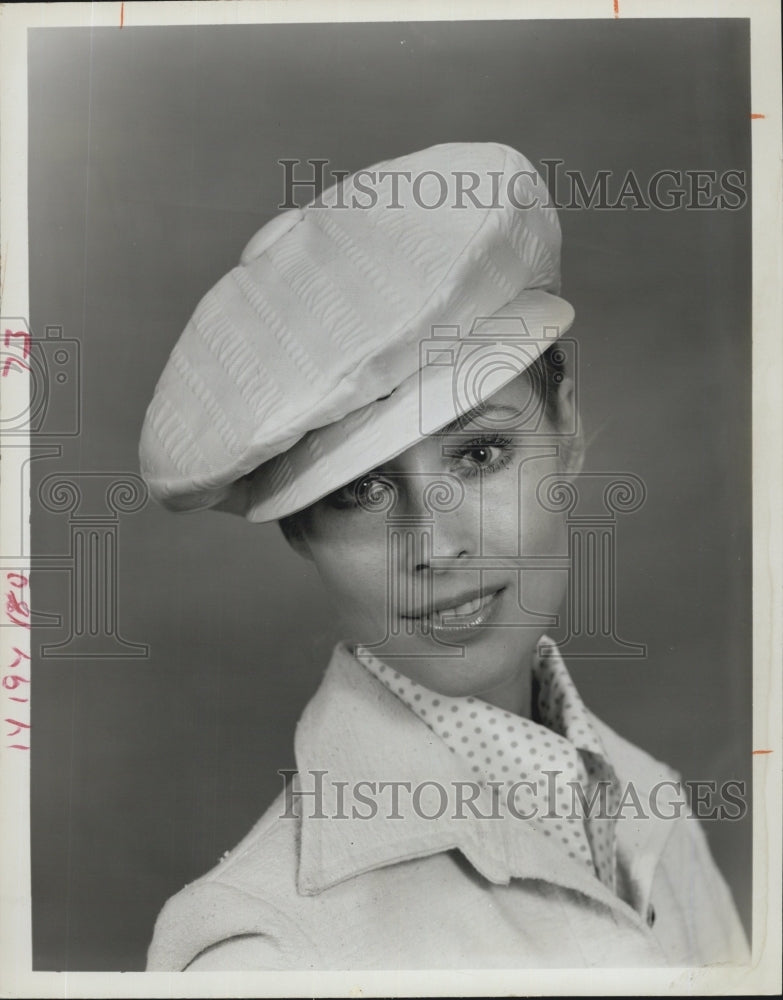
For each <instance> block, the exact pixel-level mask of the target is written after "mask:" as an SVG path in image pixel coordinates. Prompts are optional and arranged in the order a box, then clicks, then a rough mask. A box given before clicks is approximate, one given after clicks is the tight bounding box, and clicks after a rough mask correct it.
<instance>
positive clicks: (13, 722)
mask: <svg viewBox="0 0 783 1000" xmlns="http://www.w3.org/2000/svg"><path fill="white" fill-rule="evenodd" d="M3 721H4V722H7V723H8V724H9V725H10V726H16V729H15V730H14V731H13V732H12V733H7V734H6V735H7V736H18V735H19V733H21V731H22V730H23V729H29V728H30V726H29V725H28V724H27V723H26V722H20V721H19V720H18V719H4V720H3Z"/></svg>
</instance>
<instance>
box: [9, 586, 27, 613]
mask: <svg viewBox="0 0 783 1000" xmlns="http://www.w3.org/2000/svg"><path fill="white" fill-rule="evenodd" d="M5 610H6V613H7V614H9V615H10V614H17V615H24V617H25V618H29V617H30V606H29V605H28V603H27V601H20V600H19V598H18V597H17V596H16V594H15V593H14V592H13V591H12V590H9V591H8V593H7V594H6V595H5Z"/></svg>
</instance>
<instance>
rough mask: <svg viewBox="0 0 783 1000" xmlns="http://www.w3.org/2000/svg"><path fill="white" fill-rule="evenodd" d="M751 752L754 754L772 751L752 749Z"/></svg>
mask: <svg viewBox="0 0 783 1000" xmlns="http://www.w3.org/2000/svg"><path fill="white" fill-rule="evenodd" d="M753 753H754V754H757V753H772V751H771V750H754V751H753Z"/></svg>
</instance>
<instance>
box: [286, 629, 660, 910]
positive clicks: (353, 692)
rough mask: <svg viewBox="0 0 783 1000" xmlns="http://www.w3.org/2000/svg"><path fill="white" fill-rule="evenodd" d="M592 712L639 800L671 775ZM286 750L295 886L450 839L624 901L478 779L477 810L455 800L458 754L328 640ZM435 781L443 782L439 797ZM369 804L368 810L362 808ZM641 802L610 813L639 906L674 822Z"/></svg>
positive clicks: (465, 782) (464, 780)
mask: <svg viewBox="0 0 783 1000" xmlns="http://www.w3.org/2000/svg"><path fill="white" fill-rule="evenodd" d="M592 718H593V720H594V723H595V725H596V727H597V729H598V732H599V735H600V737H601V739H602V741H603V744H604V746H605V748H606V751H607V757H608V758H609V759H610V760H611V762H612V764H613V766H614V769H615V772H616V774H617V777H618V780H619V781H620V784H621V787H625V786H626V784H627V783H628V782H630V781H631V779H633V786H634V789H635V790H636V792H637V793H638V796H639V798H640V800H641V802H642V803H643V804H645V809H646V803H647V801H648V794H649V790H650V789H651V788H652V787H653V785H654V784H656V782H659V781H661V780H664V779H671V777H672V772H670V771H669V770H668V769H665V768H664V767H663V765H659V764H657V763H656V762H654V761H652V760H651V758H649V757H648V756H647V755H646V754H643V753H642V752H641V751H639V750H638V749H636V748H635V747H632V746H631V745H630V744H628V743H626V742H625V741H624V740H622V739H621V738H620V737H619V736H617V735H616V734H615V733H613V732H612V730H611V729H609V727H607V726H605V725H603V724H602V723H600V721H599V720H598V719H596V718H595V717H594V716H592ZM295 752H296V762H297V769H298V772H299V774H298V776H297V779H296V788H295V790H296V791H298V792H300V793H304V794H301V795H299V796H298V805H299V809H300V812H301V841H300V855H299V872H298V887H299V891H300V892H302V893H303V894H306V895H315V894H317V893H319V892H322V891H323V890H324V889H327V888H329V887H330V886H333V885H336V884H337V883H339V882H342V881H345V880H346V879H349V878H352V877H353V876H355V875H359V874H362V873H364V872H367V871H371V870H372V869H375V868H380V867H383V866H385V865H389V864H394V863H396V862H401V861H405V860H410V859H413V858H418V857H426V856H428V855H432V854H437V853H440V852H443V851H448V850H451V849H453V848H457V849H458V850H459V851H460V852H461V853H462V854H463V855H464V856H465V857H466V858H467V859H468V861H469V862H470V863H471V864H472V865H473V867H474V868H475V869H476V870H477V871H478V872H479V873H480V874H481V875H483V876H484V877H485V878H486V879H488V880H489V881H491V882H494V883H497V884H506V883H508V882H509V881H510V880H511V879H512V878H535V879H543V880H544V881H548V882H551V883H556V884H558V885H562V886H565V887H567V888H571V889H576V890H578V891H580V892H582V893H584V894H585V895H588V896H591V897H593V898H595V899H599V900H601V901H603V902H605V903H607V904H608V905H611V906H617V905H624V904H621V903H620V901H619V900H618V898H617V897H616V896H615V895H614V894H613V893H612V892H611V891H610V890H608V889H607V888H606V887H605V886H603V885H602V883H601V882H600V881H599V880H598V879H597V878H595V877H593V876H592V875H591V873H590V872H589V871H587V870H586V869H585V868H584V867H583V866H581V865H578V864H576V863H573V862H571V861H569V859H568V858H564V857H563V855H562V852H560V851H559V850H558V849H557V847H555V846H553V844H552V842H551V841H552V839H553V838H547V837H545V836H544V835H543V834H542V833H540V832H539V831H538V830H537V829H536V827H535V826H534V824H531V823H525V822H524V820H521V819H516V818H513V817H508V818H506V819H500V818H494V819H493V818H488V817H491V816H492V815H493V812H494V815H495V816H496V817H497V815H498V812H497V806H496V805H495V803H494V802H493V797H492V792H491V790H490V789H485V788H482V789H481V792H480V794H479V795H478V796H477V797H476V799H475V812H476V813H478V815H476V814H475V813H474V811H473V809H472V808H470V807H469V806H466V807H463V808H462V809H459V808H458V803H457V795H458V794H459V792H458V791H457V789H458V787H460V786H461V787H462V788H466V789H468V788H470V789H471V791H470V792H463V796H464V800H467V799H470V797H471V794H473V792H475V788H476V786H475V780H474V776H473V775H472V774H471V772H470V770H469V768H468V767H467V765H466V764H465V763H464V762H463V761H461V759H460V758H459V757H457V756H456V755H455V754H453V753H452V752H451V751H450V750H449V749H448V747H447V746H446V745H445V744H444V743H443V741H442V740H440V739H439V738H438V737H437V736H435V735H434V734H433V733H432V732H431V730H430V729H429V727H428V726H427V725H426V724H425V723H424V722H423V721H422V720H421V719H419V718H418V717H417V716H416V715H415V714H414V713H413V712H411V711H410V710H409V709H408V708H407V707H406V706H405V705H404V704H403V703H402V702H401V701H400V700H399V699H398V698H397V697H396V696H395V695H394V694H393V693H392V692H390V691H389V690H387V689H386V687H385V686H384V685H383V684H381V683H380V682H379V681H378V680H377V679H376V678H375V677H373V676H372V674H370V673H369V672H368V671H367V670H366V669H365V668H364V667H363V666H362V665H361V664H359V663H358V662H357V660H356V659H355V658H354V656H353V655H352V653H351V652H349V650H348V649H347V648H346V647H345V646H344V645H342V644H339V645H338V646H337V647H336V648H335V650H334V653H333V655H332V660H331V662H330V664H329V667H328V669H327V671H326V674H325V676H324V679H323V682H322V684H321V686H320V688H319V690H318V691H317V692H316V694H315V696H314V697H313V699H312V701H311V702H310V703H309V704H308V706H307V707H306V709H305V711H304V713H303V715H302V718H301V720H300V722H299V725H298V726H297V731H296V738H295ZM361 782H369V783H371V784H370V785H364V786H361V785H360V784H359V783H361ZM395 782H406V783H407V785H406V786H405V787H400V789H399V806H398V810H397V812H396V814H397V815H398V816H399V818H398V819H393V818H390V813H391V812H393V811H394V809H393V802H392V792H393V787H392V785H391V784H386V785H384V783H395ZM357 785H358V786H359V787H358V788H357ZM438 786H439V787H440V788H443V789H444V790H445V794H446V800H445V801H446V802H447V806H446V808H445V809H442V806H443V802H444V800H443V798H442V794H441V793H440V792H439V791H438ZM417 788H418V789H419V790H420V795H421V797H420V799H419V802H418V804H417V808H415V809H414V808H412V807H411V802H412V792H413V790H415V789H417ZM313 792H315V793H316V794H308V793H313ZM360 793H363V794H364V797H365V802H364V803H362V801H361V800H360ZM367 800H369V803H370V804H368V802H367ZM661 801H662V800H661ZM373 805H374V806H375V813H374V815H370V814H371V813H372V812H373ZM354 809H355V810H356V812H357V813H359V814H360V815H355V813H354ZM438 812H441V813H442V814H441V815H439V816H438V815H437V813H438ZM646 812H647V813H648V815H646V816H645V817H644V818H637V817H636V816H635V815H634V811H633V810H632V811H631V813H630V815H629V814H626V815H625V816H624V817H623V818H622V819H620V820H619V821H618V823H617V842H618V856H619V858H620V859H622V861H623V863H624V867H625V869H626V871H628V872H629V873H630V886H629V887H628V889H629V893H630V895H631V901H632V905H633V907H634V909H636V910H637V912H642V913H643V912H644V910H645V909H646V906H647V901H648V897H649V889H650V884H651V882H652V877H653V875H654V872H655V867H656V865H657V861H658V859H659V857H660V854H661V851H662V850H663V847H664V845H665V842H666V839H667V838H668V836H669V833H670V832H671V829H672V826H673V823H672V822H671V821H669V820H666V819H663V818H657V817H655V816H650V815H649V810H647V809H646ZM361 815H364V816H368V817H369V818H361ZM430 816H432V817H433V818H428V817H430Z"/></svg>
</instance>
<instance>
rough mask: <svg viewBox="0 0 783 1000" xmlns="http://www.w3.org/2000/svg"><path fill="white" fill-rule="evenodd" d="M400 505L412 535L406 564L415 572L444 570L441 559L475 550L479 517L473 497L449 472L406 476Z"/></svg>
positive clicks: (478, 530) (476, 548) (451, 557)
mask: <svg viewBox="0 0 783 1000" xmlns="http://www.w3.org/2000/svg"><path fill="white" fill-rule="evenodd" d="M402 493H403V496H402V498H401V500H402V503H401V505H400V507H401V511H402V510H404V517H405V520H406V521H407V522H408V523H407V527H408V529H409V530H412V533H413V534H414V535H415V536H416V541H417V544H416V545H415V553H414V554H413V558H412V559H411V561H410V563H409V568H410V569H412V570H414V571H415V572H417V573H422V572H425V571H429V572H432V573H438V572H447V571H448V566H443V567H441V566H440V565H439V563H440V561H441V560H447V561H451V560H453V559H459V558H464V557H465V556H468V555H470V554H476V553H477V552H478V548H479V533H480V527H481V518H480V516H479V511H478V509H477V503H476V500H475V498H473V497H471V496H470V495H469V493H468V491H466V490H465V488H464V486H463V484H462V482H461V480H460V479H459V478H458V477H457V476H453V475H443V474H441V475H430V476H413V477H406V482H405V484H404V487H403V490H402Z"/></svg>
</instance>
